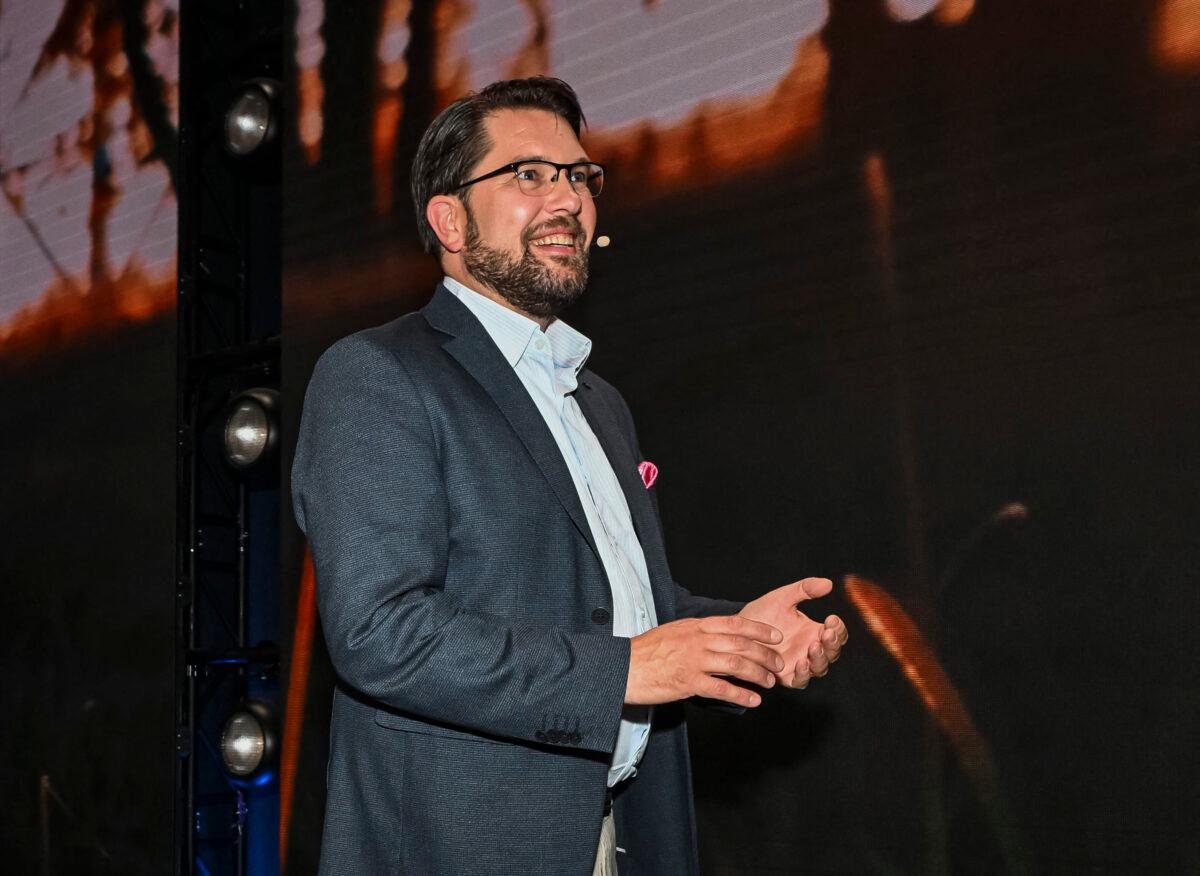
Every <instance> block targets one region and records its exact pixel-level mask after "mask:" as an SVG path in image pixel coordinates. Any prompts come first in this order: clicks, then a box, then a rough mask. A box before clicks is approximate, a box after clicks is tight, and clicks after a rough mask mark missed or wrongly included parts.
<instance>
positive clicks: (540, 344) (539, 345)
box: [537, 341, 546, 350]
mask: <svg viewBox="0 0 1200 876" xmlns="http://www.w3.org/2000/svg"><path fill="white" fill-rule="evenodd" d="M537 348H538V349H539V350H544V349H546V342H545V341H538V342H537Z"/></svg>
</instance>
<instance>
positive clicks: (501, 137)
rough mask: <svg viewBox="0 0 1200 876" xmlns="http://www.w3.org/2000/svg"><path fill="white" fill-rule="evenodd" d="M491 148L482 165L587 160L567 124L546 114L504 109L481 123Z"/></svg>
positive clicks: (536, 110) (527, 110)
mask: <svg viewBox="0 0 1200 876" xmlns="http://www.w3.org/2000/svg"><path fill="white" fill-rule="evenodd" d="M484 127H485V130H486V131H487V134H488V140H489V141H491V144H492V148H491V149H490V150H488V153H487V155H486V156H485V157H484V160H483V161H482V162H480V166H482V165H485V164H487V165H493V164H505V163H507V162H510V161H516V160H518V159H520V158H548V159H550V160H551V161H558V162H568V161H579V160H580V159H585V158H587V154H586V153H585V152H584V151H583V146H581V145H580V143H579V139H578V138H577V137H576V136H575V132H574V131H572V130H571V126H570V124H568V123H567V120H566V119H564V118H562V117H561V116H558V115H556V114H554V113H552V112H550V111H549V110H540V109H504V110H498V111H496V112H494V113H492V114H491V115H490V116H488V117H487V120H486V121H485V122H484Z"/></svg>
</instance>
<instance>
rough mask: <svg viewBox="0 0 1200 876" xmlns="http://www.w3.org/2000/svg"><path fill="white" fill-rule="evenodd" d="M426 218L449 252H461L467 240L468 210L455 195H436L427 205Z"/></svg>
mask: <svg viewBox="0 0 1200 876" xmlns="http://www.w3.org/2000/svg"><path fill="white" fill-rule="evenodd" d="M425 218H426V219H428V220H429V224H430V225H431V226H433V233H434V234H436V235H437V237H438V240H440V241H441V243H442V246H443V247H444V248H445V249H446V251H447V252H460V251H461V250H462V248H463V246H464V244H465V243H466V240H467V211H466V209H465V208H464V207H463V203H462V201H461V200H459V199H458V198H456V197H455V196H454V195H434V196H433V197H432V198H430V199H429V203H428V204H426V205H425Z"/></svg>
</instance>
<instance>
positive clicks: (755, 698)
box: [750, 694, 762, 707]
mask: <svg viewBox="0 0 1200 876" xmlns="http://www.w3.org/2000/svg"><path fill="white" fill-rule="evenodd" d="M761 702H762V697H760V696H759V695H758V694H751V695H750V705H751V707H754V706H757V705H758V704H759V703H761Z"/></svg>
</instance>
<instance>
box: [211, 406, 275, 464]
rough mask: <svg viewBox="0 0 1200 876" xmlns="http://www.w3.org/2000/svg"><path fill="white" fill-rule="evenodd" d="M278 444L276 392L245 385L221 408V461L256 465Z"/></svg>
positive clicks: (268, 455) (272, 453)
mask: <svg viewBox="0 0 1200 876" xmlns="http://www.w3.org/2000/svg"><path fill="white" fill-rule="evenodd" d="M278 445H279V393H278V392H276V391H275V390H273V389H265V388H261V387H260V388H256V389H248V390H246V391H245V392H243V393H241V394H240V395H238V396H236V397H234V399H233V401H231V402H230V403H229V405H228V406H227V407H226V409H225V444H224V448H225V461H226V462H228V463H229V464H230V465H231V466H233V467H234V468H236V469H238V470H239V471H247V470H249V469H251V468H258V467H260V464H261V463H263V462H264V460H268V459H271V458H273V457H274V455H275V450H276V448H277V447H278Z"/></svg>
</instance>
